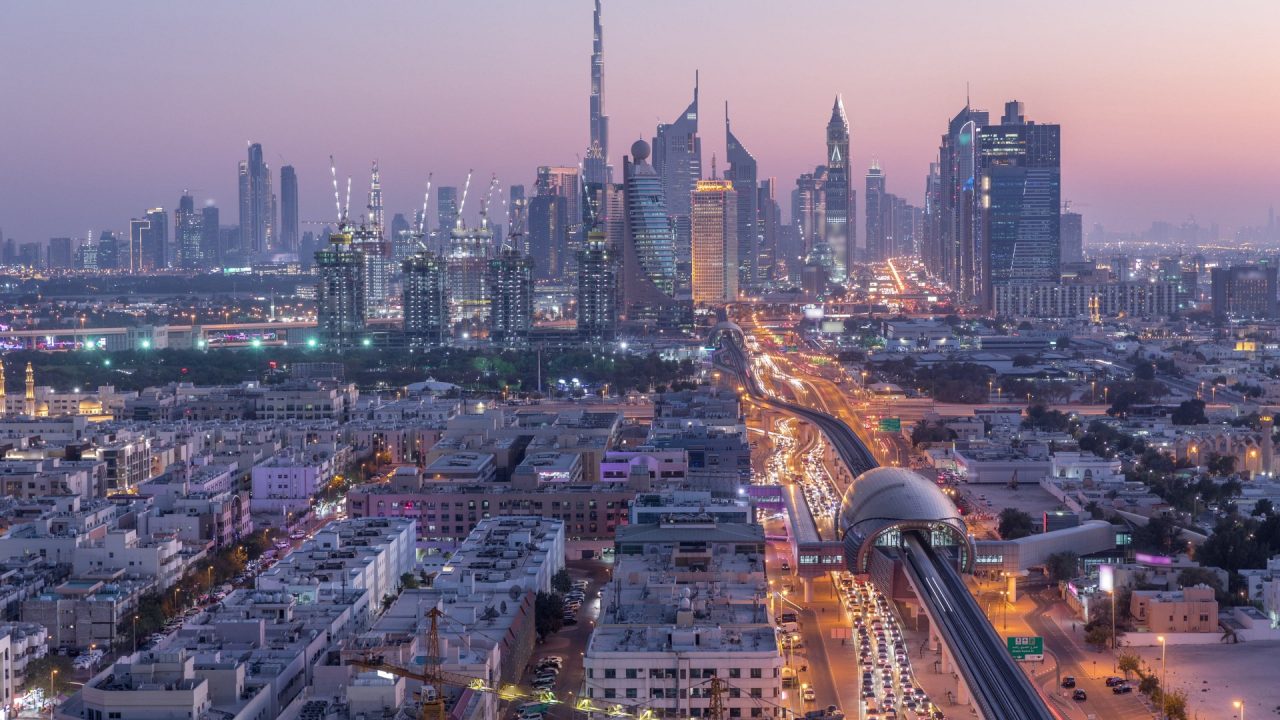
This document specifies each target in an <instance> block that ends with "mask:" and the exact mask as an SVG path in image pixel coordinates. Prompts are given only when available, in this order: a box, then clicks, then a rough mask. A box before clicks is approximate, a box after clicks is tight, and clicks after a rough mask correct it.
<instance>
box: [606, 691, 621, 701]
mask: <svg viewBox="0 0 1280 720" xmlns="http://www.w3.org/2000/svg"><path fill="white" fill-rule="evenodd" d="M616 697H618V691H617V690H614V689H613V688H605V689H604V699H605V700H612V699H614V698H616Z"/></svg>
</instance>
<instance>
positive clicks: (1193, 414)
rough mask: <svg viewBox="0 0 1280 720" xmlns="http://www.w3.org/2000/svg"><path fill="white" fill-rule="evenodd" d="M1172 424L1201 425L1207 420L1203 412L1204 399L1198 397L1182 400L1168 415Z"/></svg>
mask: <svg viewBox="0 0 1280 720" xmlns="http://www.w3.org/2000/svg"><path fill="white" fill-rule="evenodd" d="M1169 419H1170V421H1171V422H1172V423H1173V424H1174V425H1203V424H1205V423H1207V422H1209V418H1208V417H1206V416H1205V414H1204V401H1203V400H1198V399H1194V398H1193V399H1191V400H1183V401H1182V404H1180V405H1178V407H1177V408H1175V409H1174V411H1173V413H1172V414H1171V415H1170V417H1169Z"/></svg>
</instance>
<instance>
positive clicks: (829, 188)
mask: <svg viewBox="0 0 1280 720" xmlns="http://www.w3.org/2000/svg"><path fill="white" fill-rule="evenodd" d="M822 190H823V193H822V194H823V196H824V199H825V201H826V208H825V210H826V212H825V214H824V216H823V221H824V224H823V234H822V238H823V240H824V241H826V244H827V246H828V247H829V248H830V249H831V252H832V253H833V254H834V255H835V258H836V278H840V277H843V276H844V275H843V273H845V272H848V270H849V268H851V267H853V262H854V259H855V253H856V250H857V247H856V244H857V232H855V230H854V220H855V219H856V216H857V213H856V212H855V211H854V195H853V193H852V192H851V188H850V186H849V118H848V117H846V116H845V112H844V99H843V98H841V97H840V96H839V95H836V101H835V104H833V105H832V106H831V119H830V120H829V121H827V179H826V182H824V183H823V186H822Z"/></svg>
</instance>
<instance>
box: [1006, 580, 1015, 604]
mask: <svg viewBox="0 0 1280 720" xmlns="http://www.w3.org/2000/svg"><path fill="white" fill-rule="evenodd" d="M1005 585H1006V587H1005V590H1006V591H1007V592H1008V593H1009V602H1011V603H1016V602H1018V576H1017V574H1016V573H1009V574H1008V575H1007V576H1006V577H1005Z"/></svg>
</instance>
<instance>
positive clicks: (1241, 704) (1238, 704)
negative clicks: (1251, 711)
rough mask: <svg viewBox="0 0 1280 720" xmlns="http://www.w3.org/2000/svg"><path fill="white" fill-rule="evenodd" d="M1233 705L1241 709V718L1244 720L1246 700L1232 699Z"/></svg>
mask: <svg viewBox="0 0 1280 720" xmlns="http://www.w3.org/2000/svg"><path fill="white" fill-rule="evenodd" d="M1231 707H1233V708H1235V709H1237V710H1239V711H1240V720H1244V701H1242V700H1232V701H1231Z"/></svg>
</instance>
